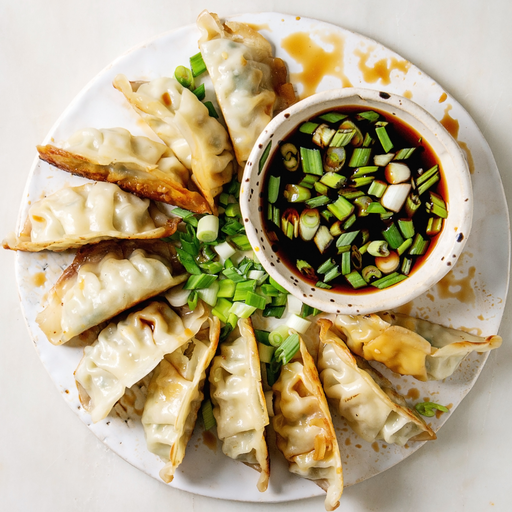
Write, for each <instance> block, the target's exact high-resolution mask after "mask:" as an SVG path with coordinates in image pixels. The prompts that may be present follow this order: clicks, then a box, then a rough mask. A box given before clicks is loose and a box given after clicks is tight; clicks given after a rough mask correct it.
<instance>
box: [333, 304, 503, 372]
mask: <svg viewBox="0 0 512 512" xmlns="http://www.w3.org/2000/svg"><path fill="white" fill-rule="evenodd" d="M334 324H335V326H336V327H337V328H338V329H339V330H340V331H341V332H342V334H343V335H344V336H345V338H346V344H347V345H348V347H349V348H350V350H352V352H354V353H356V354H357V355H359V356H361V357H364V358H365V359H366V360H367V361H378V362H380V363H383V364H384V365H386V366H387V367H388V368H389V369H390V370H393V371H394V372H396V373H399V374H401V375H412V376H413V377H414V378H416V379H418V380H421V381H427V380H442V379H445V378H446V377H449V376H450V375H451V374H452V373H453V372H454V371H455V370H456V369H457V367H458V366H459V364H460V362H461V361H462V359H464V357H465V356H466V355H468V354H469V353H470V352H474V351H476V352H486V351H488V350H492V349H494V348H498V347H499V346H500V345H501V338H500V337H499V336H488V337H487V338H482V337H479V336H474V335H472V334H467V333H465V332H463V331H458V330H456V329H450V328H448V327H443V326H441V325H436V324H433V323H431V322H427V321H426V320H419V319H414V318H412V317H407V316H405V315H398V314H396V313H382V314H381V316H379V315H376V314H372V315H364V316H363V315H354V316H353V315H337V316H336V319H335V322H334ZM425 338H427V339H425ZM427 340H428V341H427Z"/></svg>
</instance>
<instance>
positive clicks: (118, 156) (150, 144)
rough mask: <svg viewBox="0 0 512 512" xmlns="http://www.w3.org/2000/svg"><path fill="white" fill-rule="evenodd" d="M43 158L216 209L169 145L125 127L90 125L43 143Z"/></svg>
mask: <svg viewBox="0 0 512 512" xmlns="http://www.w3.org/2000/svg"><path fill="white" fill-rule="evenodd" d="M37 150H38V151H39V157H40V158H41V159H42V160H45V161H46V162H48V163H49V164H52V165H54V166H56V167H58V168H59V169H61V170H63V171H67V172H70V173H72V174H76V175H78V176H82V177H84V178H89V179H91V180H97V181H108V182H110V183H116V184H117V185H119V187H121V188H122V189H123V190H126V191H127V192H131V193H133V194H135V195H137V196H139V197H146V198H148V199H153V200H155V201H162V202H164V203H168V204H172V205H175V206H180V207H181V208H185V209H187V210H191V211H193V212H197V213H207V212H209V211H210V207H209V206H208V203H207V202H206V200H205V199H204V197H203V196H201V194H199V193H198V192H194V191H192V190H188V181H189V177H190V173H189V171H188V169H186V168H185V166H184V165H183V164H182V163H181V162H180V161H179V160H178V159H177V158H176V156H174V153H173V152H172V150H171V149H170V148H168V147H167V146H166V145H164V144H161V143H159V142H155V141H153V140H151V139H148V138H147V137H140V136H133V135H131V134H130V132H129V131H128V130H125V129H124V128H109V129H103V130H97V129H95V128H85V129H83V130H79V131H77V132H76V133H75V134H74V135H73V136H72V137H71V138H70V139H68V140H67V141H65V142H62V143H60V144H58V145H52V144H48V145H47V146H37Z"/></svg>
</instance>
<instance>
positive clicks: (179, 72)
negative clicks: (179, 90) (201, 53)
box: [174, 66, 194, 89]
mask: <svg viewBox="0 0 512 512" xmlns="http://www.w3.org/2000/svg"><path fill="white" fill-rule="evenodd" d="M174 78H176V80H178V82H179V83H180V84H181V85H182V86H183V87H186V88H187V89H190V88H193V87H194V77H193V76H192V71H190V69H188V68H186V67H185V66H178V67H177V68H176V69H175V70H174Z"/></svg>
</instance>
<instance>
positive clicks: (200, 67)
mask: <svg viewBox="0 0 512 512" xmlns="http://www.w3.org/2000/svg"><path fill="white" fill-rule="evenodd" d="M190 69H191V70H192V75H193V76H195V77H196V76H199V75H202V74H203V73H204V72H205V71H206V64H205V63H204V60H203V56H202V55H201V52H199V53H196V54H195V55H192V57H190Z"/></svg>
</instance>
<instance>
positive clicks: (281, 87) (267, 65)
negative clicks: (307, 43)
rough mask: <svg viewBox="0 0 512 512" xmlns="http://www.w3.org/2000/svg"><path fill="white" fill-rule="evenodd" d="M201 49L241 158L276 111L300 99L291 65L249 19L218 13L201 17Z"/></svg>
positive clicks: (238, 157) (198, 19)
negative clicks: (228, 17) (224, 18)
mask: <svg viewBox="0 0 512 512" xmlns="http://www.w3.org/2000/svg"><path fill="white" fill-rule="evenodd" d="M197 26H198V28H199V30H200V31H201V38H200V39H199V48H200V50H201V55H202V56H203V59H204V62H205V64H206V66H207V68H208V73H209V74H210V77H211V79H212V83H213V88H214V89H215V94H216V95H217V100H218V102H219V105H220V108H221V109H222V113H223V115H224V119H225V121H226V124H227V126H228V129H229V133H230V136H231V140H232V142H233V147H234V149H235V154H236V159H237V161H238V163H239V164H240V165H241V166H245V162H246V161H247V159H248V158H249V154H250V152H251V150H252V147H253V146H254V144H255V142H256V139H257V138H258V137H259V135H260V134H261V133H262V132H263V129H264V128H265V126H266V125H267V124H268V123H269V121H270V120H271V119H272V117H273V115H274V113H275V112H276V111H278V110H283V109H284V108H286V107H288V106H289V105H291V104H292V103H294V102H295V93H294V90H293V87H292V85H291V84H289V83H287V82H286V77H287V70H286V66H285V65H284V62H283V61H282V60H281V59H277V58H274V57H273V56H272V46H271V45H270V43H269V42H268V41H267V40H266V39H265V38H264V37H263V36H262V35H261V34H260V33H259V32H257V31H256V30H254V29H253V28H252V27H250V26H249V25H247V24H246V23H239V22H236V21H227V22H226V23H224V24H223V23H222V22H221V21H220V20H219V17H218V16H217V15H216V14H214V13H209V12H208V11H203V12H202V13H201V14H200V15H199V17H198V18H197Z"/></svg>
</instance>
